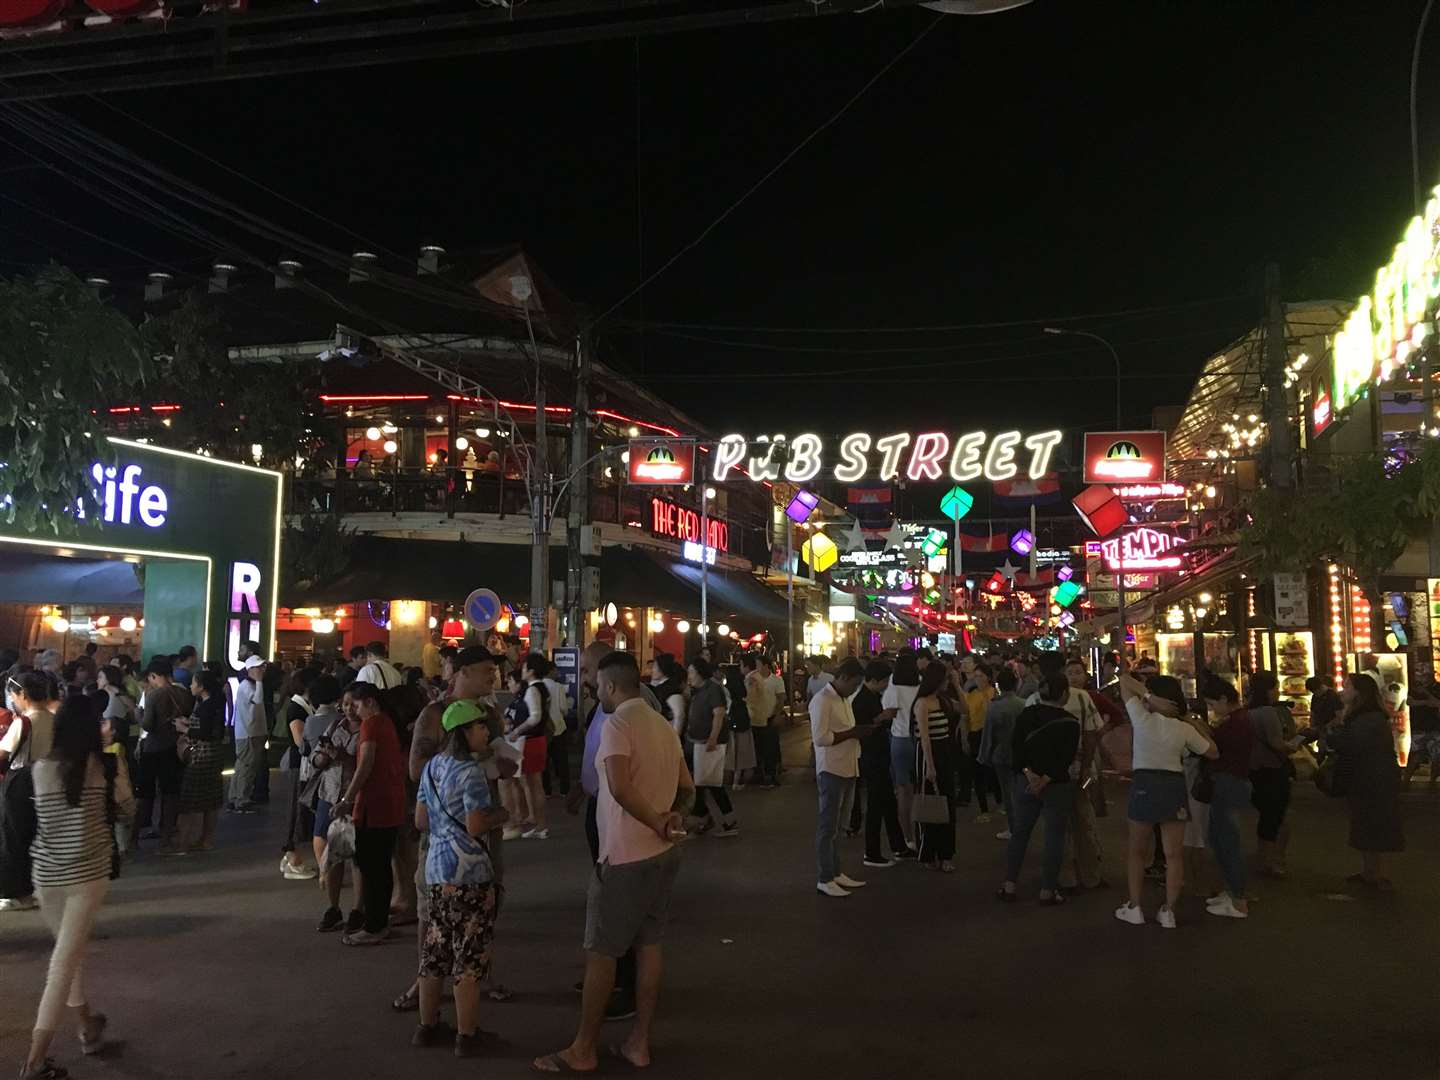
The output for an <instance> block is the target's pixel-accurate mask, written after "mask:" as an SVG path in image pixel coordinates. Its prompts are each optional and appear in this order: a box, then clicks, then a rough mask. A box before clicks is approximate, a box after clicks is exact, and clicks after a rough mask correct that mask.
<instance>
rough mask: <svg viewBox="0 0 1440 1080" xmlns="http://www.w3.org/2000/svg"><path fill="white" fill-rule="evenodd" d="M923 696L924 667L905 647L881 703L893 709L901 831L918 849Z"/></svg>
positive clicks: (892, 755)
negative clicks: (919, 704)
mask: <svg viewBox="0 0 1440 1080" xmlns="http://www.w3.org/2000/svg"><path fill="white" fill-rule="evenodd" d="M919 693H920V667H919V664H918V662H917V658H916V653H915V650H914V649H911V648H904V649H901V650H900V651H899V653H897V654H896V656H895V672H894V674H893V675H891V676H890V685H889V686H887V687H886V688H885V692H884V693H883V694H881V695H880V704H881V706H882V707H883V708H885V709H893V710H895V712H894V718H893V719H892V720H891V721H890V779H891V780H892V781H893V783H894V785H895V805H896V812H897V813H898V814H899V815H900V828H901V829H903V830H904V831H905V843H906V845H907V846H908V847H909V848H910V849H911V850H915V849H916V843H915V823H914V821H913V820H912V819H911V813H910V806H911V802H912V800H913V799H914V797H915V762H916V760H917V758H916V739H917V738H918V733H917V732H916V730H915V698H916V697H917V696H918V695H919Z"/></svg>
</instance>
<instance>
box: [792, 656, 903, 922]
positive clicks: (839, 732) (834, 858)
mask: <svg viewBox="0 0 1440 1080" xmlns="http://www.w3.org/2000/svg"><path fill="white" fill-rule="evenodd" d="M864 674H865V669H864V668H862V667H861V666H860V661H859V660H856V659H855V658H854V657H853V656H850V657H846V658H845V659H844V660H843V661H841V662H840V664H839V666H838V667H837V668H836V669H835V672H834V676H833V678H831V680H830V681H829V682H827V683H825V685H823V686H821V687H820V689H819V690H817V691H816V692H815V695H814V696H813V697H811V699H810V741H811V742H812V743H813V744H814V747H815V786H816V789H817V791H818V794H819V797H820V812H819V817H818V819H817V821H816V824H815V863H816V878H815V888H816V891H818V892H820V893H822V894H823V895H825V896H832V897H837V898H838V897H844V896H849V895H850V893H851V891H853V890H855V889H859V888H863V887H864V885H865V882H863V881H859V880H857V879H856V878H852V877H851V876H850V875H848V874H846V873H845V872H844V871H843V870H841V869H840V830H841V828H842V826H843V825H844V824H845V822H846V821H848V820H849V817H850V802H851V800H852V799H853V798H854V797H855V778H856V777H857V776H858V775H859V773H860V740H861V739H863V738H865V737H866V736H868V735H870V734H872V733H873V732H874V731H875V730H876V729H877V728H878V727H879V726H880V725H883V724H884V723H885V720H883V719H881V718H880V716H879V715H878V714H877V716H876V717H875V723H874V724H867V725H866V726H864V727H860V726H859V725H857V724H856V722H855V713H854V711H853V710H852V709H851V706H850V697H851V695H853V694H854V693H855V691H856V690H858V689H859V687H860V682H861V680H862V679H863V677H864Z"/></svg>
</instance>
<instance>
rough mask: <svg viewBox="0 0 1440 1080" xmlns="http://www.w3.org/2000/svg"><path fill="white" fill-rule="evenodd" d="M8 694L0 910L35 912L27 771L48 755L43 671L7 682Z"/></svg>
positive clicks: (2, 744)
mask: <svg viewBox="0 0 1440 1080" xmlns="http://www.w3.org/2000/svg"><path fill="white" fill-rule="evenodd" d="M6 691H7V693H8V696H9V700H10V704H11V705H12V706H13V709H12V713H13V719H12V720H11V722H10V726H9V727H8V728H7V729H6V730H5V737H4V739H3V740H0V911H33V910H34V909H35V907H37V906H38V904H39V901H38V900H36V899H35V889H34V885H33V882H32V880H31V854H30V845H31V844H32V843H33V841H34V839H35V799H34V774H33V773H32V772H31V767H32V766H33V765H34V764H35V763H36V762H38V761H43V760H44V759H45V758H46V757H48V756H49V754H50V748H51V747H52V746H53V745H54V742H55V715H54V713H52V712H51V711H50V709H49V707H48V706H49V700H48V699H49V696H50V682H49V679H47V678H46V676H45V674H44V673H43V672H40V671H27V672H25V673H24V674H23V675H21V676H20V677H19V679H15V678H13V677H12V678H10V679H9V680H8V681H7V683H6Z"/></svg>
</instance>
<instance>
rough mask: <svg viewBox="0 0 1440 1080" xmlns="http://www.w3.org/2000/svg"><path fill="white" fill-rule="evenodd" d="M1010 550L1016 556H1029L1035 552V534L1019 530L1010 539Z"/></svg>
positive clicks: (1027, 530) (1026, 530)
mask: <svg viewBox="0 0 1440 1080" xmlns="http://www.w3.org/2000/svg"><path fill="white" fill-rule="evenodd" d="M1010 550H1011V551H1013V552H1015V554H1016V555H1029V554H1030V552H1032V551H1034V550H1035V534H1034V533H1032V532H1031V531H1030V530H1029V529H1021V530H1020V531H1019V532H1017V533H1016V534H1015V535H1014V536H1012V537H1010Z"/></svg>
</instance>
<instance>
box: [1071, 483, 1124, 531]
mask: <svg viewBox="0 0 1440 1080" xmlns="http://www.w3.org/2000/svg"><path fill="white" fill-rule="evenodd" d="M1075 512H1076V513H1077V514H1079V515H1080V520H1081V521H1083V522H1085V524H1086V525H1088V526H1089V527H1090V531H1091V532H1093V533H1094V534H1095V535H1096V536H1109V535H1110V534H1111V533H1113V532H1114V531H1115V530H1116V529H1118V528H1120V526H1122V525H1124V524H1125V523H1126V522H1127V521H1129V520H1130V515H1129V514H1128V513H1127V512H1126V511H1125V507H1124V505H1123V504H1122V503H1121V502H1120V496H1118V495H1116V494H1115V492H1113V491H1112V490H1110V488H1108V487H1106V486H1105V485H1104V484H1092V485H1091V486H1090V487H1088V488H1086V489H1085V490H1084V491H1082V492H1081V493H1080V494H1079V495H1077V496H1075Z"/></svg>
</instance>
